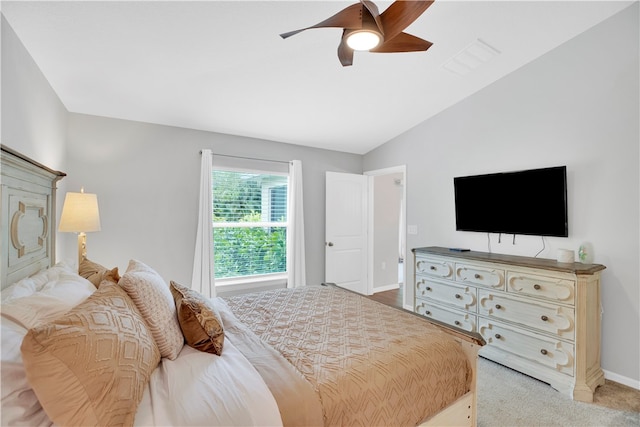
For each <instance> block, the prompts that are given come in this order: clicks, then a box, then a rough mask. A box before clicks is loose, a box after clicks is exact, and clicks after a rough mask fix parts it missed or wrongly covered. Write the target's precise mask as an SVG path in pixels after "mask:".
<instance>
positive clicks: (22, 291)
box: [0, 262, 78, 302]
mask: <svg viewBox="0 0 640 427" xmlns="http://www.w3.org/2000/svg"><path fill="white" fill-rule="evenodd" d="M69 274H73V275H78V272H77V271H75V269H74V268H73V267H71V266H70V265H69V264H67V263H65V262H59V263H57V264H56V265H54V266H53V267H49V268H46V269H43V270H40V271H38V272H37V273H35V274H33V275H31V276H29V277H26V278H24V279H22V280H19V281H17V282H15V283H13V284H12V285H9V286H7V287H6V288H5V289H3V290H2V293H0V300H2V302H6V301H10V300H12V299H16V298H22V297H26V296H29V295H32V294H34V293H35V292H39V291H41V290H42V289H43V288H44V287H45V286H46V285H47V283H49V282H52V281H55V280H58V279H59V278H60V275H69Z"/></svg>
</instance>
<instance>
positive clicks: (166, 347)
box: [118, 259, 184, 360]
mask: <svg viewBox="0 0 640 427" xmlns="http://www.w3.org/2000/svg"><path fill="white" fill-rule="evenodd" d="M118 283H119V284H120V286H122V288H123V289H124V290H125V291H127V294H129V296H130V297H131V299H132V300H133V302H134V303H135V304H136V306H137V307H138V310H140V313H142V316H143V317H144V319H145V320H146V321H147V324H148V325H149V330H150V331H151V334H152V335H153V338H154V339H155V340H156V344H158V349H160V354H161V355H162V357H167V358H169V359H171V360H174V359H175V358H176V357H178V353H180V350H182V347H183V346H184V337H183V336H182V331H181V330H180V324H179V323H178V317H177V315H176V306H175V303H174V301H173V297H172V296H171V291H170V290H169V286H168V285H167V283H166V282H165V281H164V280H163V279H162V277H160V275H159V274H158V273H156V271H155V270H153V269H152V268H151V267H149V266H147V265H145V264H144V263H142V262H140V261H137V260H134V259H132V260H131V261H129V266H128V267H127V271H126V272H125V273H124V275H123V276H122V278H121V279H120V281H119V282H118Z"/></svg>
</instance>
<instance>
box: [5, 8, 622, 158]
mask: <svg viewBox="0 0 640 427" xmlns="http://www.w3.org/2000/svg"><path fill="white" fill-rule="evenodd" d="M354 2H355V1H350V2H343V1H293V0H289V1H199V2H186V1H174V2H170V1H142V2H111V1H105V2H96V1H62V2H51V1H47V2H28V1H18V2H11V1H3V2H2V3H1V8H2V13H3V14H4V15H5V17H6V19H7V21H8V22H9V24H10V25H11V26H12V28H13V29H14V31H15V32H16V33H17V35H18V37H19V38H20V39H21V40H22V42H23V43H24V45H25V47H26V49H27V50H28V51H29V52H30V54H31V55H32V57H33V58H34V60H35V62H36V63H37V64H38V66H39V67H40V69H41V70H42V72H43V73H44V75H45V76H46V78H47V79H48V81H49V83H50V84H51V86H52V87H53V89H54V90H55V92H56V93H57V94H58V96H59V97H60V99H61V101H62V103H63V104H64V105H65V106H66V108H67V109H68V110H69V111H71V112H77V113H85V114H93V115H99V116H107V117H115V118H122V119H129V120H136V121H143V122H150V123H158V124H166V125H171V126H179V127H185V128H192V129H200V130H207V131H214V132H221V133H229V134H235V135H242V136H249V137H255V138H263V139H268V140H274V141H281V142H287V143H293V144H300V145H306V146H313V147H322V148H327V149H333V150H339V151H345V152H350V153H357V154H364V153H366V152H368V151H370V150H372V149H373V148H375V147H377V146H379V145H381V144H383V143H384V142H386V141H388V140H390V139H392V138H394V137H396V136H397V135H399V134H401V133H403V132H405V131H407V130H408V129H410V128H412V127H413V126H415V125H417V124H419V123H420V122H422V121H424V120H426V119H428V118H429V117H431V116H433V115H435V114H437V113H438V112H440V111H442V110H444V109H446V108H448V107H449V106H451V105H453V104H455V103H457V102H459V101H460V100H462V99H464V98H465V97H468V96H469V95H471V94H472V93H474V92H476V91H478V90H480V89H482V88H483V87H485V86H487V85H489V84H491V83H492V82H494V81H496V80H498V79H500V78H501V77H503V76H505V75H506V74H508V73H510V72H512V71H514V70H516V69H518V68H519V67H521V66H523V65H525V64H526V63H528V62H530V61H532V60H533V59H535V58H537V57H539V56H540V55H542V54H544V53H546V52H548V51H549V50H551V49H553V48H555V47H556V46H558V45H560V44H562V43H564V42H565V41H567V40H569V39H571V38H572V37H574V36H576V35H578V34H579V33H581V32H583V31H585V30H587V29H588V28H590V27H592V26H594V25H596V24H597V23H599V22H601V21H603V20H604V19H606V18H608V17H609V16H611V15H613V14H615V13H617V12H618V11H620V10H622V9H624V8H625V7H627V6H628V5H630V4H631V3H632V2H631V1H625V2H617V1H565V2H560V1H531V2H525V1H492V2H487V1H477V0H476V1H454V0H440V1H436V2H435V3H434V4H433V5H432V6H431V7H430V8H429V9H428V10H427V11H426V12H425V13H424V14H423V15H422V16H421V17H420V18H418V19H417V20H416V22H414V23H413V24H412V25H411V26H410V27H409V28H408V29H407V30H406V31H407V32H409V33H411V34H414V35H416V36H418V37H421V38H424V39H426V40H429V41H431V42H433V43H434V45H433V47H431V49H429V50H428V51H426V52H418V53H402V54H374V53H368V52H356V54H355V58H354V65H353V66H352V67H342V66H341V65H340V63H339V61H338V58H337V56H336V48H337V46H338V43H339V40H340V36H341V30H339V29H314V30H309V31H305V32H303V33H300V34H298V35H296V36H294V37H291V38H289V39H287V40H282V39H281V38H280V37H279V36H278V34H280V33H283V32H286V31H289V30H294V29H298V28H302V27H306V26H309V25H312V24H315V23H317V22H319V21H322V20H324V19H325V18H327V17H329V16H330V15H333V14H334V13H336V12H338V11H339V10H341V9H342V8H344V7H346V6H347V5H349V4H352V3H354ZM376 3H377V5H378V7H379V8H380V10H381V11H382V10H384V9H385V8H386V7H387V6H388V5H389V4H391V2H389V1H384V2H383V1H379V2H376ZM477 40H481V41H482V42H484V43H486V44H487V45H489V46H490V47H492V48H494V49H495V50H497V51H498V52H499V54H498V55H497V56H495V57H493V59H491V60H490V61H489V62H487V63H484V64H482V65H481V66H480V67H478V68H476V69H475V70H473V71H472V72H470V73H467V74H466V75H459V74H455V73H452V72H450V71H447V70H446V69H445V68H443V67H442V65H443V64H444V63H445V62H447V61H448V60H449V59H450V58H451V57H453V56H454V55H456V54H457V53H459V52H460V51H461V50H463V49H464V48H465V47H466V46H468V45H469V44H470V43H473V42H475V41H477ZM595 58H597V53H594V59H595ZM532 84H535V82H532Z"/></svg>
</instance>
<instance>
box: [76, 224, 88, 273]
mask: <svg viewBox="0 0 640 427" xmlns="http://www.w3.org/2000/svg"><path fill="white" fill-rule="evenodd" d="M86 258H87V234H86V233H85V232H80V233H78V271H80V263H81V262H82V261H83V260H84V259H86Z"/></svg>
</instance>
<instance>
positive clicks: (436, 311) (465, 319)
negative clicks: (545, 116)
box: [415, 299, 477, 332]
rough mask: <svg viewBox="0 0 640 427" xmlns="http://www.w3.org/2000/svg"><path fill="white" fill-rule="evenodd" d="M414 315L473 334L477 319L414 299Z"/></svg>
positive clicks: (470, 315)
mask: <svg viewBox="0 0 640 427" xmlns="http://www.w3.org/2000/svg"><path fill="white" fill-rule="evenodd" d="M415 311H416V313H418V314H420V315H422V316H424V317H428V318H430V319H435V320H438V321H440V322H443V323H446V324H448V325H453V326H455V327H458V328H460V329H464V330H465V331H469V332H475V331H476V322H477V318H476V316H475V315H474V314H469V313H463V312H461V311H457V310H453V309H447V308H444V307H442V306H439V305H437V304H433V303H431V302H429V301H425V300H421V299H416V310H415Z"/></svg>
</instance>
